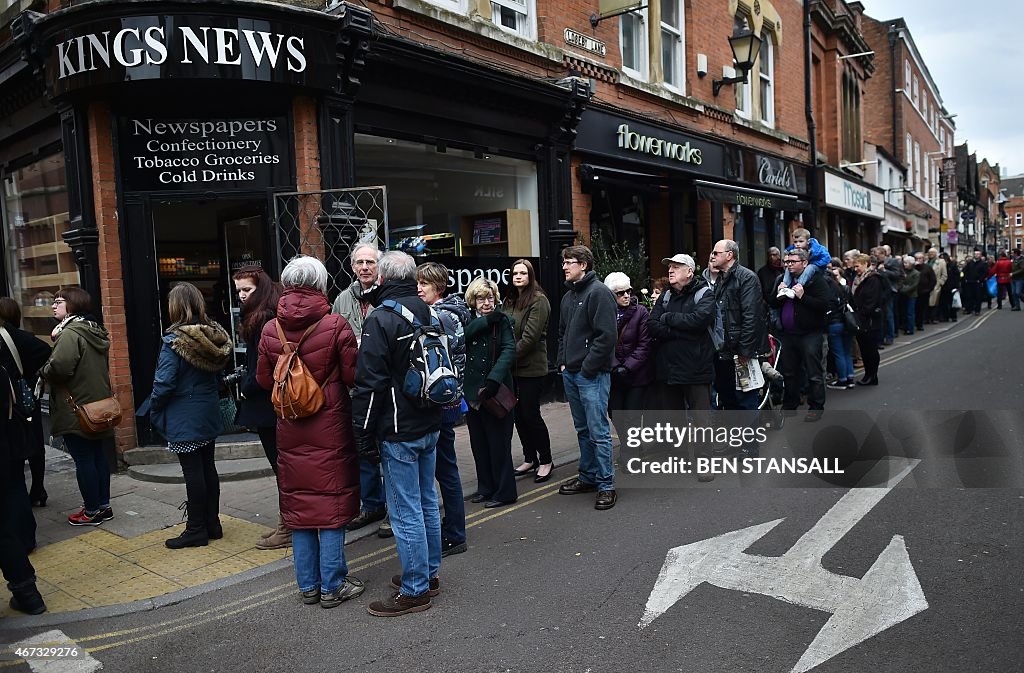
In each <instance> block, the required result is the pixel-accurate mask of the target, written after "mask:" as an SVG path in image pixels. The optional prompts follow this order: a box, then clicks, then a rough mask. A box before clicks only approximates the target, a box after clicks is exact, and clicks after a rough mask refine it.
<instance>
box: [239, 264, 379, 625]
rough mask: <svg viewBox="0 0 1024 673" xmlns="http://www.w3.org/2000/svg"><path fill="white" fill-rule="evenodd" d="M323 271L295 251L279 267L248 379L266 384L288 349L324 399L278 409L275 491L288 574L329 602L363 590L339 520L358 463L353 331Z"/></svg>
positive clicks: (345, 515) (354, 499)
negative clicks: (278, 290) (287, 532)
mask: <svg viewBox="0 0 1024 673" xmlns="http://www.w3.org/2000/svg"><path fill="white" fill-rule="evenodd" d="M327 279H328V274H327V269H326V268H325V267H324V265H323V263H322V262H321V261H320V260H318V259H316V258H315V257H306V256H299V257H295V258H294V259H292V260H291V261H290V262H288V266H286V267H285V269H284V271H282V272H281V284H282V285H284V287H285V290H284V293H283V294H282V295H281V301H280V302H279V303H278V306H277V318H276V319H275V320H271V321H270V322H269V323H267V325H266V326H265V327H264V328H263V333H262V334H261V335H260V345H259V361H258V363H257V371H256V380H257V382H258V383H259V384H260V386H262V387H264V388H266V389H268V390H269V389H271V388H272V387H273V386H274V385H275V384H276V383H275V378H274V370H275V367H276V364H277V362H278V359H279V358H280V357H281V355H282V354H285V347H286V346H287V348H288V351H289V352H290V351H296V352H297V353H298V355H299V357H300V358H301V359H302V363H303V365H305V368H306V371H307V372H308V373H309V375H310V376H312V377H313V379H314V380H315V381H316V383H317V384H319V386H320V388H321V390H322V391H323V393H324V403H323V406H321V407H320V409H319V410H318V411H316V412H315V413H313V414H311V415H309V416H305V417H302V418H284V417H282V412H281V410H278V421H277V490H278V493H279V497H280V506H281V519H282V520H283V522H284V525H285V526H287V527H288V528H290V529H291V531H292V550H293V553H294V556H295V577H296V580H297V582H298V585H299V591H300V593H301V597H302V602H303V603H305V604H307V605H315V604H316V603H320V607H322V608H333V607H336V606H338V605H340V604H341V603H342V602H344V601H347V600H349V599H351V598H355V597H356V596H359V595H360V594H362V593H363V589H364V587H363V583H362V582H360V581H359V580H358V579H356V578H354V577H351V576H348V566H347V565H346V563H345V526H346V524H348V523H349V522H350V521H351V520H352V519H354V518H355V517H356V515H357V514H358V513H359V461H358V457H357V454H356V443H355V439H354V437H353V436H352V402H351V400H350V398H349V392H348V391H349V389H350V388H351V387H352V385H353V384H354V383H355V375H356V353H357V351H358V346H356V337H355V335H354V334H353V333H352V328H351V327H350V326H349V324H348V322H347V321H346V320H345V319H344V318H343V317H341V316H340V315H335V314H331V313H330V310H331V306H330V304H329V303H328V302H327V295H326V290H327Z"/></svg>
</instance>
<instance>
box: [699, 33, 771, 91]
mask: <svg viewBox="0 0 1024 673" xmlns="http://www.w3.org/2000/svg"><path fill="white" fill-rule="evenodd" d="M729 46H730V47H732V57H733V60H734V61H736V65H735V69H736V70H738V71H739V72H740V73H742V74H741V75H738V76H736V77H723V78H722V79H716V80H714V81H713V82H712V83H711V87H712V88H711V91H712V93H714V95H715V96H718V92H719V91H720V90H721V89H722V87H723V86H725V85H726V84H738V83H740V82H746V81H747V75H748V74H749V73H750V70H751V69H752V68H753V67H754V60H755V59H756V58H757V54H758V52H759V51H760V50H761V38H760V37H758V36H757V35H754V33H753V31H747V32H745V33H740V34H739V35H733V36H732V37H730V38H729Z"/></svg>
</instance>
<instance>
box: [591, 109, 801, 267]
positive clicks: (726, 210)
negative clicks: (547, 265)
mask: <svg viewBox="0 0 1024 673" xmlns="http://www.w3.org/2000/svg"><path fill="white" fill-rule="evenodd" d="M576 150H577V154H576V162H575V163H576V165H577V167H578V168H577V170H578V177H579V180H580V187H581V190H582V191H583V192H584V193H585V194H589V195H590V199H591V207H590V213H589V225H590V231H591V232H592V235H593V233H594V232H598V233H599V235H600V236H601V237H604V238H607V239H610V240H613V241H616V242H625V244H626V245H627V246H628V247H630V248H632V249H639V245H640V242H641V241H643V245H644V246H645V248H646V253H647V257H648V260H649V262H648V264H649V269H648V271H649V274H650V276H651V277H657V276H663V275H664V272H665V270H664V268H663V266H662V265H661V259H662V258H664V257H670V256H672V255H673V254H675V253H677V252H686V253H689V254H692V255H693V256H694V259H695V260H696V261H697V263H698V264H699V265H700V266H701V267H702V268H703V267H704V266H705V265H706V260H707V254H708V252H709V251H710V250H711V247H712V245H713V244H714V242H715V241H716V240H719V239H721V238H733V239H734V240H736V242H737V243H738V244H739V246H740V259H739V261H740V263H742V264H743V265H744V266H748V267H750V268H754V269H757V268H760V266H762V265H764V264H765V263H766V261H767V250H768V248H769V247H771V246H779V247H785V244H786V243H788V231H789V229H790V228H791V226H792V224H793V221H795V220H796V221H799V220H801V219H802V218H803V213H805V212H807V211H809V210H810V204H809V202H808V200H807V197H806V192H807V170H806V166H804V165H802V164H798V163H795V162H793V161H791V160H788V159H784V158H781V157H778V156H775V155H771V154H768V153H765V152H762V151H760V150H758V149H756V148H751V147H747V146H743V145H738V144H735V143H730V142H726V141H724V140H722V139H719V138H713V137H709V136H704V135H700V134H696V133H693V132H690V131H688V130H683V129H680V128H676V127H669V126H667V125H662V124H654V123H651V122H650V121H649V120H641V119H639V118H636V117H633V116H630V115H627V114H624V113H623V112H622V111H617V110H598V109H594V108H591V109H588V110H587V112H586V113H585V114H584V116H583V120H582V121H581V123H580V128H579V136H578V139H577V142H576ZM586 217H587V214H586V213H577V218H586Z"/></svg>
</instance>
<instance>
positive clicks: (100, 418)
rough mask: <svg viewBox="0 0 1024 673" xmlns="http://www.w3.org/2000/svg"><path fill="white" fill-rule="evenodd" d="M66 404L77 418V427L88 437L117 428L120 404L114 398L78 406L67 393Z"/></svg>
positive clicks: (119, 419) (69, 392)
mask: <svg viewBox="0 0 1024 673" xmlns="http://www.w3.org/2000/svg"><path fill="white" fill-rule="evenodd" d="M68 404H69V405H71V410H72V411H74V412H75V415H76V416H78V425H79V426H81V428H82V431H83V432H85V433H86V434H90V435H98V434H100V433H102V432H106V431H107V430H110V429H112V428H115V427H117V425H118V424H119V423H120V422H121V403H120V402H118V401H117V398H116V397H106V398H104V399H102V400H96V401H95V402H86V403H85V404H78V403H77V402H75V398H74V397H72V396H71V391H70V390H69V391H68Z"/></svg>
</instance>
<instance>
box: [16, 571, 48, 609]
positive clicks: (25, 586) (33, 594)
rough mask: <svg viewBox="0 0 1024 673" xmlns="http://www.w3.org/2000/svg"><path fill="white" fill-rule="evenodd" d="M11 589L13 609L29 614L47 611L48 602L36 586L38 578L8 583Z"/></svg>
mask: <svg viewBox="0 0 1024 673" xmlns="http://www.w3.org/2000/svg"><path fill="white" fill-rule="evenodd" d="M7 588H8V589H10V590H11V594H12V595H11V602H10V606H11V609H13V610H17V611H18V612H24V613H25V614H27V615H41V614H43V613H44V612H46V603H44V602H43V597H42V596H41V595H40V594H39V589H37V588H36V578H35V577H33V578H32V579H28V580H25V581H24V582H18V583H16V584H15V583H11V584H8V585H7Z"/></svg>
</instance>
